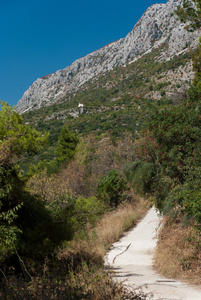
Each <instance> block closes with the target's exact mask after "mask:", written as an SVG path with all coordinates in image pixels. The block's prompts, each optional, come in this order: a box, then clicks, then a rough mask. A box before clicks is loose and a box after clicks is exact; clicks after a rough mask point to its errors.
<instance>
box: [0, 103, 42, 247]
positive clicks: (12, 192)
mask: <svg viewBox="0 0 201 300" xmlns="http://www.w3.org/2000/svg"><path fill="white" fill-rule="evenodd" d="M0 104H1V110H0V245H1V249H4V248H7V249H9V248H12V247H13V245H14V244H15V243H16V241H17V234H18V233H20V232H21V229H20V226H18V225H17V221H16V220H17V217H18V215H19V211H20V209H21V208H22V206H23V204H24V203H23V200H22V199H23V196H22V190H23V181H22V180H21V179H20V177H19V175H18V169H17V167H16V166H15V163H16V162H17V160H18V159H19V158H21V156H22V155H23V153H24V152H25V151H26V152H35V153H37V152H38V151H40V150H41V149H42V146H43V145H44V143H45V142H46V140H47V134H45V135H44V136H43V135H42V134H41V133H39V132H37V131H36V130H34V129H31V128H30V127H29V126H27V125H24V124H23V119H22V117H21V116H20V115H18V114H17V113H16V112H15V111H14V110H13V109H12V108H11V106H9V105H8V104H7V103H5V102H2V101H1V102H0Z"/></svg>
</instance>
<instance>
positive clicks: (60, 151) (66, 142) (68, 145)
mask: <svg viewBox="0 0 201 300" xmlns="http://www.w3.org/2000/svg"><path fill="white" fill-rule="evenodd" d="M78 142H79V139H78V137H76V136H75V134H73V133H71V132H70V131H69V130H68V128H67V126H66V125H64V126H63V127H62V129H61V132H60V135H59V139H58V144H57V148H56V151H55V154H56V155H57V160H58V161H60V162H62V161H69V160H71V159H72V158H73V157H74V155H75V149H76V146H77V144H78Z"/></svg>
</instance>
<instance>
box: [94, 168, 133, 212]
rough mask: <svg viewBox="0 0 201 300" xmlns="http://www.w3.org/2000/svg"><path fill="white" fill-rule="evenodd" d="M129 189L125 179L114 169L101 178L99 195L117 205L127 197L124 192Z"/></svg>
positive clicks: (107, 201) (112, 205) (112, 204)
mask: <svg viewBox="0 0 201 300" xmlns="http://www.w3.org/2000/svg"><path fill="white" fill-rule="evenodd" d="M127 189H128V186H127V184H126V182H125V180H124V179H123V178H122V176H121V175H120V174H119V173H118V172H117V171H116V170H114V169H113V170H111V171H109V172H108V173H107V174H106V175H105V176H103V177H102V178H101V179H100V181H99V184H98V189H97V192H98V197H99V198H100V199H102V200H103V201H104V202H105V203H108V204H110V206H111V207H114V206H115V207H117V206H118V205H119V204H120V203H121V201H123V200H124V199H125V195H124V192H125V191H126V190H127Z"/></svg>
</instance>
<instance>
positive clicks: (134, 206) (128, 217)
mask: <svg viewBox="0 0 201 300" xmlns="http://www.w3.org/2000/svg"><path fill="white" fill-rule="evenodd" d="M150 205H151V204H150V202H148V201H146V200H144V199H142V198H137V199H136V200H135V201H134V202H133V203H132V202H130V203H124V204H122V205H121V206H120V207H119V208H118V209H116V210H114V211H112V212H108V213H106V214H105V215H104V217H103V218H102V219H101V221H100V222H99V223H98V224H97V226H96V228H95V229H88V230H87V231H88V232H87V234H86V235H85V237H84V238H83V239H80V237H78V238H77V239H74V240H73V241H72V242H71V243H70V244H68V245H66V244H64V247H63V249H62V250H61V251H60V252H59V253H58V257H59V259H60V260H63V259H64V260H66V259H68V258H69V259H70V258H71V259H72V257H73V258H74V263H75V264H77V263H78V264H79V263H80V259H79V258H82V260H85V261H87V262H88V263H90V262H92V263H95V264H97V265H101V264H102V263H103V261H104V256H105V255H106V253H107V251H108V250H109V248H110V246H111V245H112V244H113V243H114V242H116V241H117V240H119V238H120V237H121V236H122V235H123V233H124V232H125V231H126V230H128V229H130V228H131V227H133V226H134V225H135V224H136V223H137V222H138V220H139V218H141V217H142V216H144V214H145V213H146V212H147V210H148V208H149V207H150Z"/></svg>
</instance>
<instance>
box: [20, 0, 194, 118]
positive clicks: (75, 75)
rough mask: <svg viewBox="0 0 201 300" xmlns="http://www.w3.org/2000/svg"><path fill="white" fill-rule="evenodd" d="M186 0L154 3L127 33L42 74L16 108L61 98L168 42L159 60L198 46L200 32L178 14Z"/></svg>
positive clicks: (36, 105) (39, 105) (23, 109)
mask: <svg viewBox="0 0 201 300" xmlns="http://www.w3.org/2000/svg"><path fill="white" fill-rule="evenodd" d="M182 2H183V1H182V0H169V1H168V2H167V3H166V4H154V5H152V6H150V7H149V8H148V9H147V10H146V11H145V13H144V14H143V16H142V17H141V18H140V20H139V21H138V22H137V24H136V25H135V26H134V28H133V29H132V31H131V32H130V33H129V34H128V35H127V36H126V37H125V38H122V39H120V40H118V41H116V42H113V43H111V44H109V45H106V46H105V47H103V48H101V49H99V50H97V51H94V52H92V53H90V54H88V55H87V56H85V57H82V58H80V59H78V60H76V61H75V62H74V63H72V65H71V66H68V67H66V68H65V69H62V70H59V71H57V72H56V73H53V74H49V75H47V76H44V77H42V78H38V79H37V80H36V81H35V82H34V83H33V84H32V85H31V86H30V87H29V89H28V90H27V91H26V92H25V93H24V95H23V97H22V98H21V99H20V100H19V102H18V104H17V106H16V111H17V112H19V113H24V112H27V111H29V110H35V109H38V108H40V107H42V106H49V105H51V104H53V103H56V102H58V101H61V100H62V99H64V98H65V97H66V95H67V94H69V93H75V91H76V90H78V89H79V88H80V87H81V86H82V85H83V84H84V83H86V82H87V81H89V80H94V79H96V78H97V77H98V76H99V75H100V74H104V73H106V72H108V71H111V70H113V69H114V68H115V67H118V66H126V65H127V64H131V63H132V62H134V61H136V60H138V59H140V58H141V57H142V56H143V55H144V54H146V53H148V52H151V51H153V50H154V49H156V48H159V47H160V46H161V45H164V44H166V45H167V47H165V48H164V51H163V52H162V54H161V55H160V56H158V57H157V60H160V61H164V60H170V59H171V58H172V57H174V56H176V55H178V54H180V53H183V52H185V51H188V50H189V48H194V47H196V46H197V44H198V37H199V32H198V31H195V32H193V33H192V32H188V31H186V30H185V24H182V23H181V22H180V21H179V20H178V17H177V16H176V14H175V10H176V8H177V6H178V5H182Z"/></svg>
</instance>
